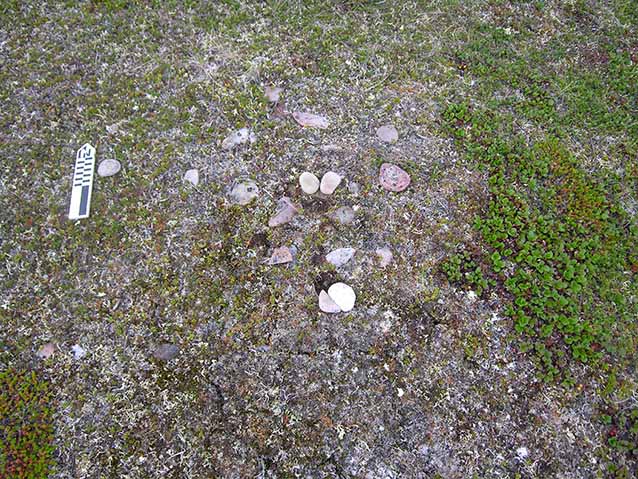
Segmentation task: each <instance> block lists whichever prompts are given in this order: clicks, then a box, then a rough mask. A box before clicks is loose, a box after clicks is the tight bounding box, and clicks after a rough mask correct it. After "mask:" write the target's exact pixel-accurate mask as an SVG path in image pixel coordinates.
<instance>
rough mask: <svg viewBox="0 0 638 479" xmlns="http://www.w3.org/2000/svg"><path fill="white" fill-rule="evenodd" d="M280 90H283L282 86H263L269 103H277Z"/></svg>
mask: <svg viewBox="0 0 638 479" xmlns="http://www.w3.org/2000/svg"><path fill="white" fill-rule="evenodd" d="M282 91H284V89H283V88H279V87H276V86H267V87H266V88H264V95H265V96H266V99H267V100H268V101H269V102H270V103H277V102H278V101H279V96H280V95H281V92H282Z"/></svg>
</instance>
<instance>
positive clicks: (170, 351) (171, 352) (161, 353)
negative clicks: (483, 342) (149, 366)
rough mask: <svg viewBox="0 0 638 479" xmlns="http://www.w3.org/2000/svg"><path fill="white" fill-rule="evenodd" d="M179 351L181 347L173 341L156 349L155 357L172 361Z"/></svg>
mask: <svg viewBox="0 0 638 479" xmlns="http://www.w3.org/2000/svg"><path fill="white" fill-rule="evenodd" d="M177 353H179V347H177V346H176V345H174V344H171V343H163V344H160V345H159V346H158V347H157V348H156V349H155V351H153V357H154V358H155V359H159V360H161V361H170V360H171V359H173V358H174V357H175V356H177Z"/></svg>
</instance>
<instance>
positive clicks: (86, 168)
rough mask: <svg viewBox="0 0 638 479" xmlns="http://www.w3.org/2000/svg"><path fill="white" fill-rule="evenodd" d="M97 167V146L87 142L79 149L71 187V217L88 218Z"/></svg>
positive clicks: (76, 218)
mask: <svg viewBox="0 0 638 479" xmlns="http://www.w3.org/2000/svg"><path fill="white" fill-rule="evenodd" d="M94 169H95V148H93V146H91V145H90V144H89V143H86V144H85V145H84V146H82V148H80V149H79V150H78V154H77V156H76V159H75V171H74V172H73V182H72V184H73V187H72V189H71V206H70V207H69V219H70V220H79V219H82V218H88V217H89V212H90V210H91V193H92V192H93V170H94Z"/></svg>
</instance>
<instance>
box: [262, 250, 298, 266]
mask: <svg viewBox="0 0 638 479" xmlns="http://www.w3.org/2000/svg"><path fill="white" fill-rule="evenodd" d="M291 261H292V253H291V252H290V249H289V248H288V247H287V246H281V247H279V248H275V251H273V253H272V256H271V257H270V259H269V260H268V261H267V264H269V265H271V266H273V265H276V264H284V263H290V262H291Z"/></svg>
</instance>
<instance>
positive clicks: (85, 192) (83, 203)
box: [80, 185, 89, 216]
mask: <svg viewBox="0 0 638 479" xmlns="http://www.w3.org/2000/svg"><path fill="white" fill-rule="evenodd" d="M88 204H89V187H88V185H87V186H83V187H82V196H80V216H82V215H85V214H86V207H87V206H88Z"/></svg>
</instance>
